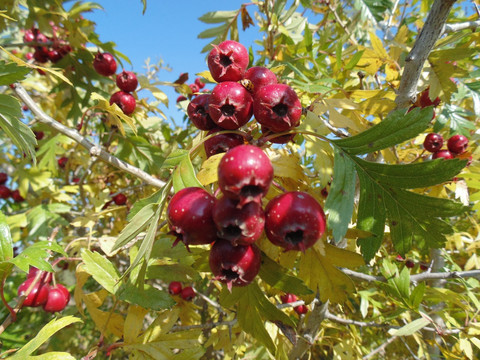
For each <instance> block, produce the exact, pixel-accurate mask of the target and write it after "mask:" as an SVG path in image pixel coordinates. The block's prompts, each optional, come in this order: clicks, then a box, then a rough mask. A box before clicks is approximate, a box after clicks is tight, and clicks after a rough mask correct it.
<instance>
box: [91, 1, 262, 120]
mask: <svg viewBox="0 0 480 360" xmlns="http://www.w3.org/2000/svg"><path fill="white" fill-rule="evenodd" d="M245 2H246V0H229V1H220V0H203V1H180V0H177V1H162V0H148V1H147V11H146V13H145V15H142V10H143V4H142V2H141V1H140V0H129V1H126V0H99V1H97V3H98V4H100V5H101V6H103V8H104V10H96V11H95V12H93V13H90V14H87V16H86V17H87V18H89V19H91V20H93V21H95V22H96V23H97V28H96V30H97V33H98V34H99V35H100V40H101V41H103V42H107V41H113V42H115V43H116V45H117V50H119V51H120V52H122V53H124V54H125V55H127V56H128V57H129V58H130V60H131V61H132V66H130V65H129V64H127V63H125V64H124V65H125V66H126V70H131V71H135V72H140V73H142V72H144V69H143V67H144V63H145V60H146V59H147V58H150V59H151V63H155V62H156V61H158V60H159V59H163V61H164V62H165V64H166V65H169V66H170V67H171V68H172V71H171V72H167V71H162V72H161V73H160V74H159V77H160V80H162V81H174V80H175V79H177V78H178V75H179V74H180V73H183V72H188V73H189V75H190V78H189V81H188V83H190V82H193V81H194V79H195V73H199V72H202V71H205V70H208V67H207V65H206V62H205V56H206V55H205V54H202V53H201V50H202V49H203V47H204V46H205V45H207V44H208V39H198V38H197V35H198V34H199V33H200V32H202V31H203V30H205V29H207V28H209V27H211V26H212V25H211V24H210V25H209V24H204V23H202V22H201V21H200V20H198V18H199V17H200V16H202V15H203V14H205V13H206V12H209V11H218V10H236V9H239V8H240V5H241V4H242V3H245ZM250 9H251V11H250ZM254 9H256V7H255V6H251V7H249V13H250V15H251V16H252V17H253V15H254V11H253V10H254ZM257 30H258V29H256V28H255V29H254V28H249V29H247V31H246V32H242V31H241V30H240V42H241V43H242V44H244V45H245V46H246V47H248V46H250V45H251V44H252V43H253V40H254V38H256V37H258V36H259V34H258V32H257ZM120 71H121V69H118V70H117V72H120ZM161 89H162V90H163V91H164V92H165V93H166V94H167V95H168V97H169V100H170V105H169V109H168V110H167V109H165V108H162V111H164V112H165V114H167V116H173V117H174V118H175V120H176V121H177V123H181V122H180V121H179V120H180V119H181V118H182V116H183V115H182V113H181V112H180V111H179V110H177V109H176V107H175V101H176V98H177V96H178V94H177V93H175V92H174V91H173V90H172V89H171V88H169V87H162V88H161ZM139 95H140V96H145V94H142V93H140V94H139Z"/></svg>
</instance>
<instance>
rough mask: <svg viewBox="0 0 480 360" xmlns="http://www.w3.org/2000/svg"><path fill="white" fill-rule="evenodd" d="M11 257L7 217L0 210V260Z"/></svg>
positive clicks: (10, 239) (11, 246) (11, 247)
mask: <svg viewBox="0 0 480 360" xmlns="http://www.w3.org/2000/svg"><path fill="white" fill-rule="evenodd" d="M11 258H13V245H12V236H11V234H10V228H9V227H8V225H7V218H6V217H5V215H4V214H3V213H2V212H1V211H0V262H2V261H5V260H10V259H11Z"/></svg>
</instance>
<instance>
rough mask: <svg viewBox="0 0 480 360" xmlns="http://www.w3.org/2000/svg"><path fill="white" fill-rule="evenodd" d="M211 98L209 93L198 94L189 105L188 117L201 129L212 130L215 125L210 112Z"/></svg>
mask: <svg viewBox="0 0 480 360" xmlns="http://www.w3.org/2000/svg"><path fill="white" fill-rule="evenodd" d="M209 99H210V95H209V94H202V95H198V96H197V97H195V98H194V99H193V100H192V101H190V103H189V104H188V106H187V114H188V118H189V119H190V121H191V122H192V123H193V125H195V126H196V127H197V128H198V129H200V130H210V129H213V128H214V127H215V123H214V122H213V120H212V118H211V117H210V114H209V113H208V102H209Z"/></svg>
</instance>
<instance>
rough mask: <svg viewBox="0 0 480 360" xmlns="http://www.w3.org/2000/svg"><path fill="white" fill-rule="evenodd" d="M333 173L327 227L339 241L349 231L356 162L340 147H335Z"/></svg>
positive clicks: (328, 201)
mask: <svg viewBox="0 0 480 360" xmlns="http://www.w3.org/2000/svg"><path fill="white" fill-rule="evenodd" d="M333 174H334V176H333V182H332V186H331V188H330V191H329V193H328V197H327V201H326V202H325V209H326V210H327V211H328V220H327V228H328V229H331V230H332V233H333V239H334V240H335V242H336V243H338V242H339V241H340V240H342V239H343V237H344V236H345V234H346V233H347V230H348V224H349V223H350V220H351V218H352V213H353V203H354V197H355V164H354V163H353V162H352V161H351V160H350V159H349V158H348V156H346V154H345V153H344V152H343V151H341V150H339V149H338V148H335V157H334V167H333Z"/></svg>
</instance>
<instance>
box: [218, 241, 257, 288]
mask: <svg viewBox="0 0 480 360" xmlns="http://www.w3.org/2000/svg"><path fill="white" fill-rule="evenodd" d="M209 264H210V269H211V270H212V273H213V274H214V275H215V278H216V279H217V280H219V281H221V282H223V283H225V284H227V287H228V288H229V290H231V288H232V286H245V285H248V284H250V283H251V282H252V281H253V279H254V278H255V276H257V274H258V272H259V271H260V265H261V253H260V249H259V248H258V247H257V246H256V245H247V246H244V245H238V246H234V245H232V244H231V243H230V242H229V241H227V240H223V239H219V240H217V241H215V243H214V244H213V246H212V248H211V250H210V257H209Z"/></svg>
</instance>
